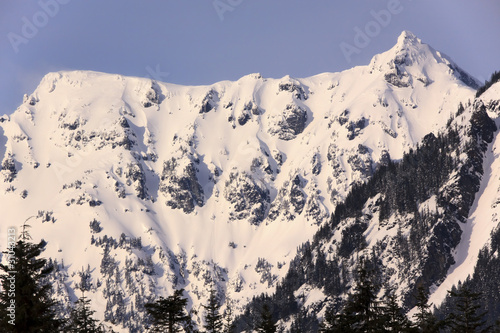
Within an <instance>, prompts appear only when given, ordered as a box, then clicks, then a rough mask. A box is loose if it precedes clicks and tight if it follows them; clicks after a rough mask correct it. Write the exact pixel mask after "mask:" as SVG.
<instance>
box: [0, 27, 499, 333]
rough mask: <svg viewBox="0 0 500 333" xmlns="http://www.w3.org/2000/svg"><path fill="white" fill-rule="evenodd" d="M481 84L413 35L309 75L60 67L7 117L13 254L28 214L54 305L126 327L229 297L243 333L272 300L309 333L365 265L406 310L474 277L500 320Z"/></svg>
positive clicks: (488, 136)
mask: <svg viewBox="0 0 500 333" xmlns="http://www.w3.org/2000/svg"><path fill="white" fill-rule="evenodd" d="M481 85H482V84H481V83H480V82H478V81H477V80H476V79H475V78H473V77H472V76H470V75H468V74H467V72H466V71H464V70H463V69H461V68H460V67H458V66H457V65H456V64H455V63H454V62H453V61H452V60H451V59H450V58H449V57H447V56H445V55H444V54H442V53H440V52H438V51H436V50H434V49H433V48H432V47H430V46H429V45H427V44H424V43H422V42H421V40H420V39H418V38H417V37H416V36H414V35H413V34H412V33H410V32H407V31H405V32H403V33H402V34H401V35H400V36H399V38H398V40H397V43H396V45H395V46H394V47H393V48H391V49H390V50H388V51H387V52H384V53H382V54H378V55H376V56H374V57H373V59H372V60H371V62H370V64H369V65H367V66H359V67H355V68H352V69H349V70H346V71H343V72H340V73H323V74H319V75H316V76H312V77H309V78H303V79H296V78H292V77H289V76H286V77H283V78H280V79H270V78H263V77H262V76H261V75H260V74H250V75H247V76H245V77H242V78H241V79H239V80H238V81H235V82H230V81H223V82H218V83H215V84H213V85H210V86H180V85H175V84H169V83H163V82H157V81H154V80H151V79H147V78H136V77H124V76H121V75H116V74H104V73H97V72H89V71H70V72H57V73H49V74H47V75H46V76H45V77H44V78H43V80H42V81H41V83H40V84H39V86H38V87H37V88H36V90H35V91H34V92H33V93H32V94H31V95H25V98H24V101H23V103H22V104H21V105H20V106H19V107H18V108H17V110H15V111H14V112H13V113H12V114H10V115H6V116H3V117H1V118H0V161H1V172H0V210H1V212H2V217H1V229H2V230H1V232H2V235H3V236H2V238H1V239H0V242H1V243H0V244H3V242H5V240H6V239H7V236H6V229H7V227H10V226H15V227H18V233H20V226H21V225H22V224H23V223H24V222H25V221H26V220H28V221H27V222H28V223H29V224H30V225H31V229H30V234H31V236H32V237H33V239H34V240H35V241H39V240H40V239H44V240H45V241H46V242H47V245H46V250H45V251H44V252H43V254H42V256H43V257H45V258H50V261H51V262H52V263H53V264H54V265H55V266H56V269H55V270H54V272H53V273H52V275H51V284H52V287H53V294H54V297H55V298H56V299H58V300H59V301H60V307H59V309H58V311H59V312H60V313H61V314H64V313H68V312H69V310H70V309H71V307H72V304H73V302H74V301H76V299H77V298H78V297H79V296H80V289H84V290H86V296H87V297H88V298H89V299H90V300H91V304H92V308H93V309H94V310H96V311H97V312H96V318H97V319H99V320H102V321H105V323H106V324H107V325H110V326H112V327H113V329H114V330H115V331H117V332H143V331H145V329H146V328H147V327H148V322H147V320H146V319H145V317H146V312H145V308H144V304H145V303H148V302H152V301H154V300H155V299H156V298H157V297H159V296H164V297H166V296H169V295H172V294H173V292H174V290H176V289H180V288H183V289H184V290H185V292H184V296H185V297H187V299H188V309H191V310H193V311H191V314H192V317H193V320H194V321H195V323H197V325H198V326H199V327H200V328H201V327H202V324H203V313H204V308H203V305H204V304H207V300H208V298H209V295H210V288H215V291H216V294H217V297H218V299H219V301H220V302H221V303H222V304H223V305H222V308H221V310H223V309H224V308H225V306H226V304H228V303H229V302H230V304H231V305H232V308H233V311H234V312H235V314H236V315H241V316H240V317H239V319H238V320H237V330H238V331H244V330H246V331H250V330H251V322H252V319H251V318H252V316H254V314H255V313H256V311H257V310H255V309H257V307H258V305H259V302H261V301H262V299H264V298H269V299H272V301H273V304H274V305H273V307H272V312H273V316H274V317H275V318H276V319H278V320H279V321H278V323H279V325H280V326H281V327H282V328H283V329H284V330H285V331H286V330H289V329H290V328H291V327H292V326H294V327H302V328H301V329H300V330H301V331H303V332H314V331H316V330H317V327H318V322H320V321H321V319H322V318H323V317H324V315H325V311H326V309H327V305H328V304H331V303H332V302H335V304H339V306H340V304H342V302H343V301H344V300H345V299H346V297H347V294H348V293H349V292H350V291H352V287H353V279H354V276H355V275H356V267H357V265H358V263H359V261H360V258H364V260H366V261H367V262H369V265H370V267H371V269H372V272H373V277H374V279H375V280H376V282H377V285H379V286H380V290H379V291H378V292H379V293H380V294H383V293H384V290H386V289H388V288H392V289H394V290H395V291H396V294H397V295H398V299H399V300H400V304H401V305H402V306H403V307H404V308H405V309H406V311H408V312H409V313H411V311H412V308H413V307H414V306H415V297H414V295H415V293H416V290H417V288H418V287H423V288H425V289H426V290H428V291H429V292H430V302H432V303H433V304H435V305H437V306H438V305H439V304H441V302H442V301H443V300H445V298H446V296H447V291H448V290H449V289H450V288H452V286H454V285H457V284H458V283H459V281H462V282H463V281H465V280H466V279H467V278H468V277H469V279H470V280H471V281H472V282H473V281H476V280H477V282H475V285H477V288H482V290H483V291H485V292H486V293H488V290H492V292H491V293H492V295H491V297H489V298H488V299H489V302H488V303H487V304H486V305H485V306H486V307H487V310H488V311H489V313H490V314H489V316H490V317H488V320H490V321H491V322H492V323H493V322H494V319H495V318H496V317H497V316H499V315H500V300H499V299H498V298H499V295H498V288H499V287H498V286H499V284H500V283H499V280H498V279H499V277H500V274H498V273H494V272H493V271H491V272H492V273H491V274H488V273H486V272H488V270H489V269H490V268H491V267H494V266H495V267H500V266H499V265H498V263H496V261H498V260H499V259H498V251H499V250H500V249H499V247H500V242H499V239H500V231H499V228H498V224H499V218H500V216H499V213H500V137H499V136H498V135H497V134H498V131H497V128H498V127H499V126H500V83H494V82H489V84H487V85H486V86H484V87H483V88H482V89H481V90H479V91H478V89H479V88H480V86H481ZM4 247H5V246H4V245H2V248H4ZM478 256H479V258H480V260H479V262H478ZM495 260H496V261H495ZM497 270H498V268H497ZM479 275H481V278H479ZM485 276H486V277H485ZM475 279H476V280H475ZM485 281H486V282H485ZM481 283H483V284H481ZM485 283H487V284H488V286H489V287H486V286H485V285H484V284H485ZM495 288H496V289H495ZM494 290H496V293H495V292H494ZM264 295H267V296H264Z"/></svg>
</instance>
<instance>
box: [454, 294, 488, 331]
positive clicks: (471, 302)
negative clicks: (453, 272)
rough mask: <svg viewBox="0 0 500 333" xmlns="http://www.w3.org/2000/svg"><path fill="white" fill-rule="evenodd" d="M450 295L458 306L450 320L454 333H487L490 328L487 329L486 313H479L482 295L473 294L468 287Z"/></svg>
mask: <svg viewBox="0 0 500 333" xmlns="http://www.w3.org/2000/svg"><path fill="white" fill-rule="evenodd" d="M450 295H451V296H452V297H454V298H455V300H456V303H455V304H456V306H455V311H453V312H452V313H451V314H450V316H449V318H448V323H449V326H450V328H451V332H452V333H475V332H487V331H489V329H490V328H485V327H484V326H485V324H486V320H484V316H485V315H486V312H480V313H478V311H479V309H480V308H481V305H480V299H481V293H475V292H472V291H471V290H470V289H469V288H468V287H467V286H465V285H464V286H462V288H460V289H459V291H457V292H455V291H450Z"/></svg>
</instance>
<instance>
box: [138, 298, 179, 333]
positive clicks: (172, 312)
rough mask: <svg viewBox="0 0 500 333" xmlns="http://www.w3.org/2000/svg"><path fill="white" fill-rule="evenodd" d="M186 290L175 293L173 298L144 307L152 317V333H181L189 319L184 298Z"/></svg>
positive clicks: (163, 299) (160, 299) (159, 300)
mask: <svg viewBox="0 0 500 333" xmlns="http://www.w3.org/2000/svg"><path fill="white" fill-rule="evenodd" d="M183 292H184V289H179V290H176V291H174V294H173V295H172V296H168V297H167V298H163V297H160V298H159V299H158V300H157V301H155V302H153V303H147V304H145V305H144V307H145V308H146V311H147V313H148V314H149V316H150V317H151V323H152V328H151V329H152V331H153V332H163V331H164V330H167V332H168V333H175V332H180V331H181V329H182V324H183V323H185V322H186V321H187V320H188V319H189V317H188V316H187V314H186V309H185V308H186V305H187V299H186V298H182V293H183Z"/></svg>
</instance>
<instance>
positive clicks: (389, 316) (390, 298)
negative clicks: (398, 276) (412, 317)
mask: <svg viewBox="0 0 500 333" xmlns="http://www.w3.org/2000/svg"><path fill="white" fill-rule="evenodd" d="M383 321H384V327H385V329H386V330H387V331H388V332H408V331H409V330H410V326H411V325H410V324H411V323H410V321H409V320H408V318H407V317H406V315H405V314H404V312H403V309H402V308H401V307H400V306H399V304H398V302H397V297H396V295H395V294H394V291H393V290H388V293H387V294H386V295H385V300H384V304H383Z"/></svg>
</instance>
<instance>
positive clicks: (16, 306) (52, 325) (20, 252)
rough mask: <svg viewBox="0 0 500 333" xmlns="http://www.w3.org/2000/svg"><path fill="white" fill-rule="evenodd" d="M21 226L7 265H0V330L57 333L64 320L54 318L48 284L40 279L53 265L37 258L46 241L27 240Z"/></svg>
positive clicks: (8, 252)
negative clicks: (0, 328) (19, 234)
mask: <svg viewBox="0 0 500 333" xmlns="http://www.w3.org/2000/svg"><path fill="white" fill-rule="evenodd" d="M27 228H29V225H27V224H26V223H25V224H24V225H23V230H22V233H21V236H20V238H19V240H18V241H17V242H15V244H14V243H12V244H11V246H9V251H7V252H4V253H5V254H6V255H7V256H8V264H7V265H0V270H1V271H3V273H4V274H2V276H0V280H1V284H2V290H1V292H0V327H2V332H22V333H30V332H37V333H39V332H40V333H44V332H50V333H53V332H58V331H59V330H60V329H61V328H62V325H63V323H64V321H63V320H60V319H57V318H56V313H55V305H56V302H55V301H54V300H53V299H52V298H51V297H50V292H51V285H50V284H48V283H45V282H43V281H44V280H45V279H46V278H47V277H48V276H49V274H50V273H51V272H52V270H53V269H54V267H53V266H52V265H47V260H46V259H43V258H40V257H39V256H40V254H41V253H42V252H43V251H44V249H45V245H46V244H47V243H46V242H45V241H44V240H41V241H40V242H39V243H38V244H34V243H31V242H29V240H30V239H31V237H30V235H29V233H28V231H27Z"/></svg>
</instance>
